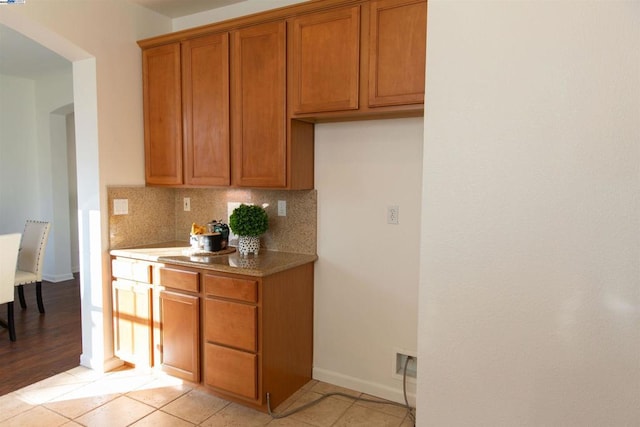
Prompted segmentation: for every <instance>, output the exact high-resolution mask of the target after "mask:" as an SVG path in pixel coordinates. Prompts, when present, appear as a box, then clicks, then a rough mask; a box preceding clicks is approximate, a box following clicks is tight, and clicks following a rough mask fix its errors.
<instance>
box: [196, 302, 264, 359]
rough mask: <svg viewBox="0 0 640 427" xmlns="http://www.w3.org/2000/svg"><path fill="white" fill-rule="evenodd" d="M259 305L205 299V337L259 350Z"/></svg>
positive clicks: (244, 348)
mask: <svg viewBox="0 0 640 427" xmlns="http://www.w3.org/2000/svg"><path fill="white" fill-rule="evenodd" d="M257 325H258V307H255V306H253V305H247V304H240V303H236V302H230V301H222V300H217V299H207V300H206V301H205V339H206V340H207V341H211V342H215V343H218V344H224V345H228V346H230V347H235V348H239V349H242V350H247V351H257V350H258V344H257V343H258V341H257Z"/></svg>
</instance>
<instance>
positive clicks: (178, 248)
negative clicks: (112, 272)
mask: <svg viewBox="0 0 640 427" xmlns="http://www.w3.org/2000/svg"><path fill="white" fill-rule="evenodd" d="M188 249H189V244H188V243H187V242H180V241H174V242H165V243H158V244H153V245H145V246H138V247H133V248H125V249H112V250H111V251H110V254H111V255H113V256H121V257H127V258H133V259H139V260H142V261H150V262H159V263H165V264H174V265H181V266H185V267H194V268H200V269H205V270H213V271H220V272H225V273H235V274H242V275H245V276H257V277H264V276H269V275H271V274H274V273H277V272H279V271H283V270H288V269H290V268H293V267H298V266H300V265H303V264H307V263H310V262H314V261H315V260H317V259H318V256H317V255H309V254H298V253H292V252H277V251H269V250H265V249H261V250H260V254H259V255H258V256H255V255H252V254H250V255H248V256H246V257H243V256H240V254H239V253H238V252H237V251H235V252H232V253H230V254H224V255H212V256H206V255H204V256H200V255H198V256H190V255H189V253H188ZM185 251H186V252H185Z"/></svg>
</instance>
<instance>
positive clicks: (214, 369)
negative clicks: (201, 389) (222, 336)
mask: <svg viewBox="0 0 640 427" xmlns="http://www.w3.org/2000/svg"><path fill="white" fill-rule="evenodd" d="M257 362H258V356H257V355H255V354H251V353H245V352H244V351H239V350H233V349H231V348H226V347H221V346H219V345H215V344H206V347H205V366H206V372H205V382H206V384H207V385H209V386H211V387H216V388H219V389H221V390H225V391H228V392H231V393H234V394H237V395H239V396H243V397H248V398H250V399H256V398H257V394H258V392H257V391H258V390H257V389H258V387H257V384H258V364H257Z"/></svg>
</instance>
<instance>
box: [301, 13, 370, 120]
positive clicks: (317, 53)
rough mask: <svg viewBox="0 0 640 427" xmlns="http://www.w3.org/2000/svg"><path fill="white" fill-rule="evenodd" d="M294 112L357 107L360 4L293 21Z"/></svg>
mask: <svg viewBox="0 0 640 427" xmlns="http://www.w3.org/2000/svg"><path fill="white" fill-rule="evenodd" d="M290 27H291V38H290V50H291V53H290V56H289V61H290V63H291V70H292V77H291V78H292V81H293V84H292V85H291V92H292V96H291V99H292V104H293V105H292V112H293V113H294V114H302V113H317V112H322V111H340V110H355V109H357V108H358V82H359V74H360V71H359V70H360V5H356V6H353V7H348V8H343V9H337V10H329V11H327V12H317V13H311V14H309V15H304V16H301V17H297V18H294V19H292V20H291V21H290Z"/></svg>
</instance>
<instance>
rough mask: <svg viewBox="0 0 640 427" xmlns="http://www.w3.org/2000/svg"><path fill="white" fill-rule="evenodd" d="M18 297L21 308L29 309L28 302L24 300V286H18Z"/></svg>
mask: <svg viewBox="0 0 640 427" xmlns="http://www.w3.org/2000/svg"><path fill="white" fill-rule="evenodd" d="M18 297H19V298H20V307H22V308H27V301H26V300H25V299H24V286H23V285H18Z"/></svg>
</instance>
